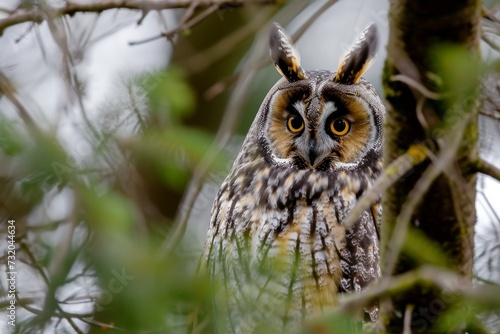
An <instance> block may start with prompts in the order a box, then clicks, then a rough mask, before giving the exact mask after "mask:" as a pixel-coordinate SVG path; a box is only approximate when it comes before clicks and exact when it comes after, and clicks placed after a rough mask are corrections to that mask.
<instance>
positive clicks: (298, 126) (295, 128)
mask: <svg viewBox="0 0 500 334" xmlns="http://www.w3.org/2000/svg"><path fill="white" fill-rule="evenodd" d="M287 125H288V130H290V131H292V132H293V133H299V132H300V131H302V130H304V121H303V120H302V118H301V117H300V116H297V115H294V116H290V117H288V121H287Z"/></svg>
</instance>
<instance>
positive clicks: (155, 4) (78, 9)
mask: <svg viewBox="0 0 500 334" xmlns="http://www.w3.org/2000/svg"><path fill="white" fill-rule="evenodd" d="M278 2H279V0H250V1H249V0H232V1H229V0H200V1H198V7H200V8H204V7H211V6H214V5H216V6H219V8H220V7H222V6H224V5H231V7H236V6H242V5H247V4H256V5H266V4H276V3H278ZM191 3H192V0H157V1H154V0H100V1H93V2H88V3H80V2H72V1H66V2H65V5H64V6H62V7H58V8H53V10H52V12H51V13H50V14H51V16H52V15H53V16H60V15H74V14H76V13H102V12H104V11H106V10H110V9H130V10H142V11H145V12H147V11H151V10H156V11H160V10H164V9H176V8H177V9H178V8H188V7H190V5H191ZM47 16H48V14H47V13H46V12H44V11H42V10H40V9H38V8H36V9H30V10H17V11H15V12H14V13H13V14H12V15H10V16H8V17H6V18H4V19H1V20H0V36H1V35H2V34H3V31H4V30H5V29H6V28H8V27H10V26H13V25H16V24H20V23H24V22H36V23H41V22H43V21H45V20H46V19H47Z"/></svg>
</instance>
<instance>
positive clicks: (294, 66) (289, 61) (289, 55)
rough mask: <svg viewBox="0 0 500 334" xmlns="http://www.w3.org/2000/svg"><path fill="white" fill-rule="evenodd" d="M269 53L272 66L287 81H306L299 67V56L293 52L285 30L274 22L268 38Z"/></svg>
mask: <svg viewBox="0 0 500 334" xmlns="http://www.w3.org/2000/svg"><path fill="white" fill-rule="evenodd" d="M269 52H270V54H271V59H272V60H273V63H274V66H275V67H276V69H277V70H278V72H279V73H280V74H281V75H282V76H284V77H285V78H286V79H287V80H288V81H290V82H294V81H298V80H304V79H307V76H306V74H305V73H304V71H303V70H302V67H300V55H299V53H298V52H297V50H295V48H294V46H293V44H292V42H291V41H290V38H289V37H288V36H287V34H286V32H285V30H284V29H283V28H282V27H281V26H280V25H279V24H278V23H276V22H274V23H273V26H272V28H271V34H270V36H269Z"/></svg>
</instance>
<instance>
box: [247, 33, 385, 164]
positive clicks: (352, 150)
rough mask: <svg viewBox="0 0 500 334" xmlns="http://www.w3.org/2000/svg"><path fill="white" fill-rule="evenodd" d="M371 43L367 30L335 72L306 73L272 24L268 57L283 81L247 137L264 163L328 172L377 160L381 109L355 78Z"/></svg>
mask: <svg viewBox="0 0 500 334" xmlns="http://www.w3.org/2000/svg"><path fill="white" fill-rule="evenodd" d="M377 40H378V37H377V29H376V26H375V25H371V26H369V27H368V28H367V29H366V30H365V31H364V32H363V34H362V35H361V36H360V38H359V41H358V42H357V43H356V44H355V45H354V47H353V48H352V49H351V51H350V52H349V53H348V54H347V55H346V56H345V57H344V58H342V59H341V61H340V63H339V66H338V69H337V72H333V71H306V70H303V69H302V67H301V66H300V62H299V55H298V53H297V52H296V50H295V49H294V47H293V45H292V44H291V42H290V39H289V38H288V37H287V35H286V33H285V32H284V30H283V29H282V28H281V27H280V26H279V25H278V24H276V23H275V24H274V25H273V27H272V30H271V36H270V53H271V58H272V60H273V62H274V65H275V67H276V69H277V70H278V72H279V73H280V74H281V75H282V76H283V78H282V79H281V80H280V81H278V82H277V83H276V85H274V87H273V88H272V89H271V91H270V92H269V94H268V95H267V97H266V98H265V100H264V102H263V103H262V106H261V108H260V110H259V113H258V115H257V117H256V121H255V122H254V124H253V126H252V129H251V132H253V134H249V135H250V136H252V137H254V139H255V140H256V141H257V142H258V145H259V147H260V150H261V152H263V154H264V157H265V159H266V161H268V163H270V164H273V165H284V166H287V167H295V168H299V169H311V170H312V169H315V170H324V171H331V170H340V169H346V168H356V167H358V166H359V165H360V164H363V163H365V162H366V161H367V160H378V159H379V158H380V156H381V146H382V131H383V119H384V114H385V108H384V106H383V103H382V101H381V100H380V98H379V97H378V95H377V93H376V92H375V89H374V88H373V87H372V85H371V84H370V83H369V82H368V81H366V80H365V79H363V78H361V75H362V74H363V73H364V72H365V71H366V70H367V69H368V67H369V66H370V65H371V63H372V61H373V59H374V55H375V51H376V48H377Z"/></svg>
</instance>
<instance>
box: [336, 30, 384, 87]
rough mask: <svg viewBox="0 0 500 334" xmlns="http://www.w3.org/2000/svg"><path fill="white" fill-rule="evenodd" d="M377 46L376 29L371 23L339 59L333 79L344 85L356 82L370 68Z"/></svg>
mask: <svg viewBox="0 0 500 334" xmlns="http://www.w3.org/2000/svg"><path fill="white" fill-rule="evenodd" d="M377 46H378V29H377V26H376V25H375V24H374V23H373V24H371V25H369V26H368V27H367V28H366V29H365V30H364V31H363V33H361V35H360V36H359V38H358V41H357V43H356V44H355V45H354V46H353V47H352V48H351V50H350V51H349V52H348V53H347V54H346V55H345V56H344V57H343V58H341V59H340V62H339V68H338V70H337V74H336V75H335V77H334V78H333V81H335V82H338V83H342V84H345V85H352V84H356V83H358V81H359V78H361V75H363V73H365V72H366V70H368V68H370V66H371V65H372V63H373V60H374V59H375V53H376V51H377Z"/></svg>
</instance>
